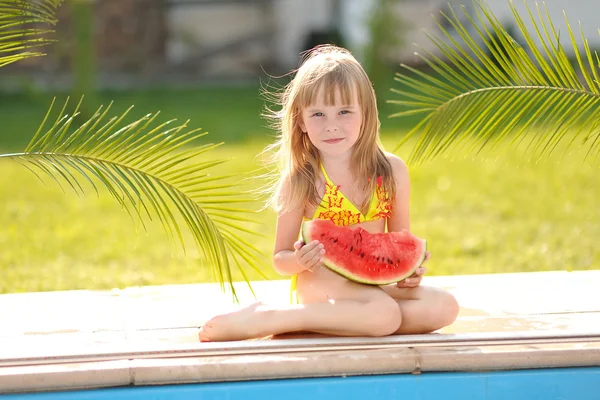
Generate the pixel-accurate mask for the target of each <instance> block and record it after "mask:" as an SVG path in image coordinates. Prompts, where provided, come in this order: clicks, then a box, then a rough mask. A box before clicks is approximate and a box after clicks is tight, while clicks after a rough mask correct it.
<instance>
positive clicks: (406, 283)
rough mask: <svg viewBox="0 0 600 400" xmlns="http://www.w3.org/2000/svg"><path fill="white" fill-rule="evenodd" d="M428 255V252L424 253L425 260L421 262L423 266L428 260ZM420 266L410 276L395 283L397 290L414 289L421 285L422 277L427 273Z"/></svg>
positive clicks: (425, 269)
mask: <svg viewBox="0 0 600 400" xmlns="http://www.w3.org/2000/svg"><path fill="white" fill-rule="evenodd" d="M429 257H430V254H429V252H427V253H425V259H424V260H423V264H425V261H427V260H429ZM423 264H421V266H420V267H419V268H417V269H416V270H415V272H414V274H412V275H411V276H409V277H408V278H406V279H404V280H403V281H400V282H398V283H397V285H398V287H399V288H415V287H417V286H419V285H420V284H421V280H423V275H424V274H425V273H426V272H427V268H425V267H424V266H423Z"/></svg>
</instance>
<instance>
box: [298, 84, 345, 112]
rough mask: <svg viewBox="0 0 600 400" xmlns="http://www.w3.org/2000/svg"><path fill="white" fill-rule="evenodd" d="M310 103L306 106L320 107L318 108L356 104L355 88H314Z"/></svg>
mask: <svg viewBox="0 0 600 400" xmlns="http://www.w3.org/2000/svg"><path fill="white" fill-rule="evenodd" d="M311 97H312V99H310V100H311V101H309V102H308V104H307V105H306V106H307V107H308V106H313V105H320V106H339V105H350V104H355V103H357V95H356V88H354V87H350V88H344V87H338V86H332V87H329V88H325V87H323V86H321V87H318V88H316V90H315V92H314V94H313V96H311Z"/></svg>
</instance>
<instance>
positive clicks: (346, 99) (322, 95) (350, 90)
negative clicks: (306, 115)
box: [298, 71, 360, 108]
mask: <svg viewBox="0 0 600 400" xmlns="http://www.w3.org/2000/svg"><path fill="white" fill-rule="evenodd" d="M357 89H358V88H357V87H356V82H355V81H354V80H353V79H352V78H351V76H349V74H346V73H340V71H331V72H330V73H327V74H325V75H324V76H320V77H319V78H317V79H307V80H306V81H305V82H303V84H302V85H301V86H300V91H299V93H298V95H299V96H298V105H299V106H300V107H301V108H305V107H309V106H312V105H315V104H321V105H327V106H330V105H339V104H343V105H348V104H352V103H356V102H358V101H360V99H359V98H358V90H357Z"/></svg>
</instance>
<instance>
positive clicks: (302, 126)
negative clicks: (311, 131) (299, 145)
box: [298, 115, 306, 133]
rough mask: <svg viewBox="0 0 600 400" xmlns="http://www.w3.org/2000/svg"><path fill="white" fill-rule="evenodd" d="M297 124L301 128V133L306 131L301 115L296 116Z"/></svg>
mask: <svg viewBox="0 0 600 400" xmlns="http://www.w3.org/2000/svg"><path fill="white" fill-rule="evenodd" d="M298 126H300V129H302V133H306V125H305V124H304V120H303V119H302V115H299V116H298Z"/></svg>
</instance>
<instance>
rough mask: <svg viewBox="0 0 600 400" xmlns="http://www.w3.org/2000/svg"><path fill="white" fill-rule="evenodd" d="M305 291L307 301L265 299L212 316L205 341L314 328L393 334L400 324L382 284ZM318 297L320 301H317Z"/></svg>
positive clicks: (343, 284)
mask: <svg viewBox="0 0 600 400" xmlns="http://www.w3.org/2000/svg"><path fill="white" fill-rule="evenodd" d="M314 286H320V285H318V284H315V285H312V286H311V288H313V290H311V291H310V292H311V293H305V296H303V297H304V299H303V300H302V301H303V303H304V304H299V305H293V306H287V307H277V308H274V307H269V306H267V305H265V304H262V303H257V304H254V305H252V306H249V307H246V308H243V309H241V310H239V311H235V312H233V313H229V314H224V315H219V316H216V317H214V318H212V319H211V320H210V321H208V322H206V324H205V325H204V326H203V327H202V329H201V331H200V335H199V336H200V340H201V341H224V340H244V339H250V338H259V337H265V336H269V335H277V334H282V333H288V332H298V331H310V332H316V333H324V334H329V335H337V336H385V335H390V334H392V333H393V332H395V331H396V330H398V327H399V326H400V323H401V314H400V309H399V308H398V305H397V303H396V301H395V300H394V299H392V298H391V297H390V296H389V295H388V294H386V293H385V291H383V290H382V289H381V288H379V287H374V286H365V285H359V284H355V283H353V282H349V281H345V282H339V284H337V285H331V286H333V287H328V288H327V290H324V289H323V288H315V287H314ZM319 300H320V301H319Z"/></svg>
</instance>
